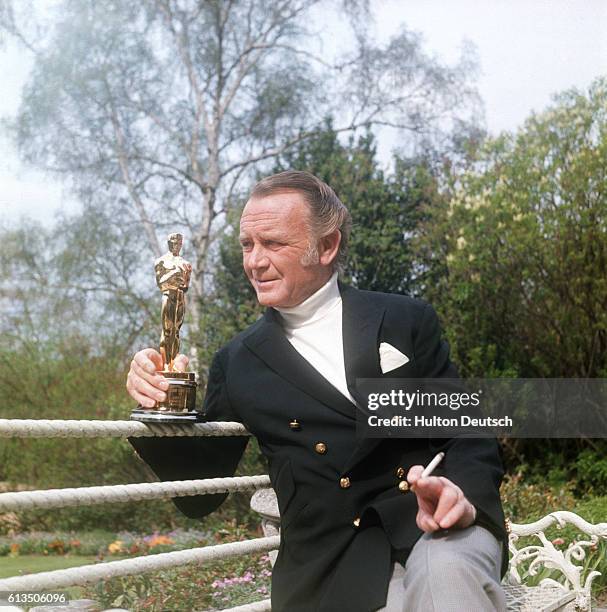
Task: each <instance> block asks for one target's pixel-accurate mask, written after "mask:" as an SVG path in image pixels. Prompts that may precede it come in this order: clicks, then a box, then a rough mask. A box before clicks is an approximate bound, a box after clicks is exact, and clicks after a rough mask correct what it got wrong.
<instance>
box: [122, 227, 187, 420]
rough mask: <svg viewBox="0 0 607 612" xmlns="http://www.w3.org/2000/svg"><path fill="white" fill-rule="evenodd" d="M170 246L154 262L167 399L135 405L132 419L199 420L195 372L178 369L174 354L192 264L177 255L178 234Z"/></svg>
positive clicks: (180, 243) (176, 353)
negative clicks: (159, 298) (153, 404)
mask: <svg viewBox="0 0 607 612" xmlns="http://www.w3.org/2000/svg"><path fill="white" fill-rule="evenodd" d="M168 245H169V250H168V252H167V253H165V254H164V255H162V256H161V257H159V258H158V259H157V260H156V262H155V264H154V270H155V272H156V284H157V285H158V287H159V289H160V291H161V292H162V310H161V312H160V319H161V322H162V333H161V335H160V354H161V355H162V361H163V364H164V367H163V370H162V371H161V374H162V375H163V376H164V377H165V378H166V379H167V381H168V383H169V388H168V389H167V392H166V399H165V400H164V401H162V402H156V405H155V406H154V407H153V408H144V407H143V406H138V407H137V409H136V410H133V412H132V413H131V419H133V420H135V421H145V422H161V423H184V422H185V423H187V422H195V421H197V420H198V417H199V413H198V412H197V411H196V376H195V374H194V372H177V371H176V370H175V366H174V362H175V357H177V355H178V353H179V330H180V329H181V325H182V323H183V317H184V315H185V294H186V292H187V290H188V287H189V284H190V277H191V275H192V265H191V264H190V263H189V262H187V261H186V260H185V259H183V257H181V256H180V255H179V252H180V251H181V247H182V246H183V236H182V235H181V234H170V235H169V239H168Z"/></svg>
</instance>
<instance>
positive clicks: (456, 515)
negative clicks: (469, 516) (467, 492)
mask: <svg viewBox="0 0 607 612" xmlns="http://www.w3.org/2000/svg"><path fill="white" fill-rule="evenodd" d="M465 512H466V504H465V503H464V501H463V500H461V501H459V502H458V503H457V504H455V505H454V506H453V508H451V510H449V512H447V514H446V515H445V516H444V517H443V518H442V519H441V521H440V522H439V525H440V526H441V529H449V528H450V527H453V526H454V525H455V524H456V523H458V522H459V521H460V520H461V518H462V517H463V516H464V513H465ZM465 526H466V527H467V525H465ZM462 527H464V525H462Z"/></svg>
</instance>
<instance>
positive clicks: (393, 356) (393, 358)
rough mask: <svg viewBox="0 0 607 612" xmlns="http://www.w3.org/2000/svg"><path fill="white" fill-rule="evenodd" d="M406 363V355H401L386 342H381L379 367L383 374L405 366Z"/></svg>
mask: <svg viewBox="0 0 607 612" xmlns="http://www.w3.org/2000/svg"><path fill="white" fill-rule="evenodd" d="M408 361H409V357H407V355H405V354H404V353H401V352H400V351H399V350H398V349H397V348H395V347H393V346H392V345H391V344H389V343H388V342H382V343H381V344H380V345H379V365H380V366H381V371H382V373H383V374H385V373H386V372H390V371H391V370H396V368H400V366H402V365H405V363H407V362H408Z"/></svg>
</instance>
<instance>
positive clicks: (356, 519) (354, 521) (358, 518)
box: [352, 516, 360, 527]
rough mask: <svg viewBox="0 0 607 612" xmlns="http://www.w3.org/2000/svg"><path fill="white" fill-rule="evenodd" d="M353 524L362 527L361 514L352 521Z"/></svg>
mask: <svg viewBox="0 0 607 612" xmlns="http://www.w3.org/2000/svg"><path fill="white" fill-rule="evenodd" d="M352 525H354V527H360V516H357V517H356V518H355V519H354V520H353V521H352Z"/></svg>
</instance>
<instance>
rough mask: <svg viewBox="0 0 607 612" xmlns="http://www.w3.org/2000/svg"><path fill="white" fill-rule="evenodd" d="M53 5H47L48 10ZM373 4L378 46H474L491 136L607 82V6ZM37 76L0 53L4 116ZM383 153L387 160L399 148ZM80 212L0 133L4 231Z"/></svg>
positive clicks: (549, 1) (332, 31) (330, 40)
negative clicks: (408, 37) (408, 38)
mask: <svg viewBox="0 0 607 612" xmlns="http://www.w3.org/2000/svg"><path fill="white" fill-rule="evenodd" d="M48 3H49V0H38V4H39V6H40V7H41V10H43V9H44V7H45V6H46V5H47V4H48ZM371 5H372V8H373V14H374V17H375V23H374V28H375V35H376V36H377V37H378V39H379V40H387V39H388V38H389V37H390V36H391V35H393V34H395V33H396V32H397V31H398V29H399V27H400V26H401V25H402V24H403V23H404V24H406V25H407V27H408V28H409V29H411V30H415V31H418V32H420V33H421V34H422V36H423V40H424V43H425V44H424V46H425V49H426V51H427V52H429V53H431V54H434V55H436V56H437V57H438V58H440V59H441V60H443V61H446V62H448V63H451V62H454V61H456V60H457V58H458V56H459V53H460V50H461V46H462V44H463V42H464V41H465V40H467V41H470V42H472V43H473V44H474V45H475V47H476V50H477V56H478V59H479V62H480V67H481V73H480V75H479V78H478V80H477V86H478V90H479V92H480V95H481V98H482V99H483V102H484V106H485V120H486V126H487V128H488V129H489V132H490V133H492V134H497V133H499V132H500V131H502V130H509V131H511V130H515V129H517V127H519V126H520V125H521V124H522V123H523V121H524V120H525V118H526V117H528V116H529V114H530V113H531V112H532V111H541V110H542V109H544V108H545V107H546V106H547V105H548V104H549V103H550V101H551V97H552V95H553V94H554V93H556V92H559V91H563V90H565V89H569V88H571V87H578V88H580V89H586V88H587V87H588V86H589V85H590V83H591V82H592V81H593V80H594V79H595V78H596V77H597V76H601V75H607V37H606V36H605V32H607V2H606V1H605V0H484V2H479V1H478V0H372V2H371ZM335 6H336V7H337V4H336V5H335ZM322 20H323V23H322V25H321V27H320V29H321V38H322V40H323V41H324V43H323V44H325V45H326V46H327V47H330V46H331V45H332V44H336V43H335V42H334V41H339V36H336V32H340V31H343V22H344V16H343V15H341V14H340V13H339V11H338V10H337V9H334V10H332V11H328V12H325V13H323V16H322ZM30 68H31V60H30V59H29V57H28V55H27V53H26V52H24V51H23V49H22V48H20V47H18V46H17V45H16V44H14V43H11V42H10V41H9V43H8V44H6V45H5V46H4V47H3V48H0V117H11V116H13V115H14V114H15V113H16V111H17V109H18V106H19V100H20V96H21V88H22V86H23V84H24V82H25V81H26V79H27V75H28V71H29V70H30ZM380 145H382V146H383V155H384V156H386V157H387V156H388V155H389V147H390V143H389V142H384V143H381V142H380ZM382 146H380V153H382ZM77 208H78V203H77V202H75V201H74V200H73V199H71V198H70V195H69V194H68V193H66V190H65V189H63V187H62V185H61V183H60V182H58V181H57V180H56V179H55V178H54V177H52V176H46V175H45V174H44V173H42V172H40V171H37V170H35V169H32V168H29V167H27V165H25V164H24V163H22V162H21V161H20V160H19V157H18V154H17V152H16V150H15V148H14V147H13V145H12V143H11V141H10V139H9V138H8V137H7V135H6V134H5V133H3V132H1V131H0V223H1V222H2V221H4V220H9V221H14V220H16V219H17V218H19V217H22V216H26V217H29V218H30V219H34V220H38V221H40V222H42V223H45V224H48V223H52V221H53V219H54V218H55V215H56V213H57V211H59V210H65V211H75V210H77Z"/></svg>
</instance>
